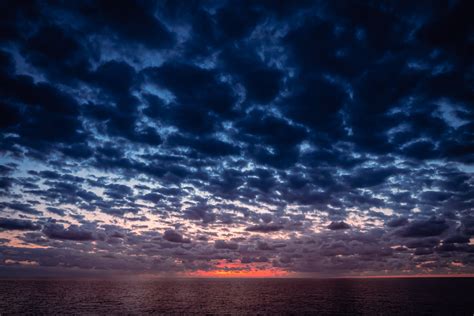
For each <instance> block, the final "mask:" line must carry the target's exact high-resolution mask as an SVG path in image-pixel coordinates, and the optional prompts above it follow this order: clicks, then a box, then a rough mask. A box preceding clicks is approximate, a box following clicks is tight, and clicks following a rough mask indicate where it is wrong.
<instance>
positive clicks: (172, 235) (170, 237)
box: [163, 230, 191, 243]
mask: <svg viewBox="0 0 474 316" xmlns="http://www.w3.org/2000/svg"><path fill="white" fill-rule="evenodd" d="M163 239H164V240H167V241H171V242H177V243H190V242H191V241H190V240H189V239H185V238H183V236H182V235H181V234H180V233H178V232H177V231H174V230H166V231H165V233H164V234H163Z"/></svg>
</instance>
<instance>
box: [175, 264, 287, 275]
mask: <svg viewBox="0 0 474 316" xmlns="http://www.w3.org/2000/svg"><path fill="white" fill-rule="evenodd" d="M214 267H215V269H213V270H196V271H188V272H184V273H183V276H186V277H195V278H280V277H288V276H290V275H291V273H290V272H288V271H286V270H283V269H281V268H275V267H273V266H272V265H271V264H270V263H248V264H243V263H236V262H226V261H225V260H218V261H217V262H216V263H215V264H214Z"/></svg>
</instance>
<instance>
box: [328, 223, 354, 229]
mask: <svg viewBox="0 0 474 316" xmlns="http://www.w3.org/2000/svg"><path fill="white" fill-rule="evenodd" d="M327 228H328V229H330V230H341V229H349V228H351V226H350V225H349V224H347V223H345V222H331V224H329V225H328V227H327Z"/></svg>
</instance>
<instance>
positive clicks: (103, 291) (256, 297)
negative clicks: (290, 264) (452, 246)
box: [0, 278, 474, 316]
mask: <svg viewBox="0 0 474 316" xmlns="http://www.w3.org/2000/svg"><path fill="white" fill-rule="evenodd" d="M31 313H34V314H48V315H50V314H87V315H91V314H236V315H241V314H243V315H255V314H318V315H469V316H472V315H473V313H474V279H472V278H471V279H469V278H452V279H451V278H439V279H436V278H430V279H325V280H319V279H175V280H152V281H151V280H150V281H142V280H141V281H110V280H34V281H33V280H14V281H13V280H4V281H0V314H2V315H3V314H31Z"/></svg>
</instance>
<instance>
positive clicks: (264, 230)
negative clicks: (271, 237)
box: [245, 224, 283, 233]
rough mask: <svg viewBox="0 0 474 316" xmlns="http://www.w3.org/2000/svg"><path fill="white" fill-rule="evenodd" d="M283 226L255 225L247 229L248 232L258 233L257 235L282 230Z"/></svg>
mask: <svg viewBox="0 0 474 316" xmlns="http://www.w3.org/2000/svg"><path fill="white" fill-rule="evenodd" d="M282 229H283V226H281V225H263V224H262V225H254V226H249V227H247V228H245V230H246V231H248V232H257V233H271V232H276V231H279V230H282Z"/></svg>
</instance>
